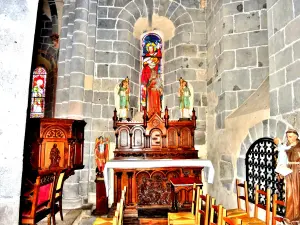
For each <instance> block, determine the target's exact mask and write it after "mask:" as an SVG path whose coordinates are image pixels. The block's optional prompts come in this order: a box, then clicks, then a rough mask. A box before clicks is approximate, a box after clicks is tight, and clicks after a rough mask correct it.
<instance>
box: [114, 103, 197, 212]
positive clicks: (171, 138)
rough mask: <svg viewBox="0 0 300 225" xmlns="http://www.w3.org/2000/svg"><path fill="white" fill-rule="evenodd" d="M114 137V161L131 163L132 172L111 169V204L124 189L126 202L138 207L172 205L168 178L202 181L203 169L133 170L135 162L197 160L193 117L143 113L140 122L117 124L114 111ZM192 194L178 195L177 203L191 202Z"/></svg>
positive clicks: (166, 168) (130, 170)
mask: <svg viewBox="0 0 300 225" xmlns="http://www.w3.org/2000/svg"><path fill="white" fill-rule="evenodd" d="M113 128H114V129H115V135H116V149H115V151H114V159H115V160H124V161H128V160H130V161H132V169H121V168H120V169H118V168H115V169H114V202H118V201H119V199H120V196H121V190H122V189H123V186H127V187H128V191H127V198H126V201H127V202H126V203H127V204H128V205H135V206H138V207H144V206H146V207H161V206H171V205H172V196H171V184H170V178H174V177H184V176H185V177H196V178H198V179H199V180H201V172H202V168H203V167H188V168H187V167H185V166H182V167H164V166H163V161H162V167H161V168H157V167H156V168H135V167H134V160H147V161H151V160H157V159H174V160H176V159H197V158H198V152H197V151H196V150H195V147H194V133H195V129H196V116H195V111H193V114H192V118H191V119H186V120H169V114H168V109H167V108H166V109H165V114H164V117H163V118H162V117H160V115H158V114H156V113H155V114H154V115H152V116H151V117H150V118H149V117H148V115H147V112H146V110H145V111H144V115H143V121H142V122H136V121H127V120H125V121H124V120H123V121H120V120H119V119H118V117H117V113H116V111H115V112H114V117H113ZM191 196H192V192H189V193H184V191H183V192H182V193H179V196H178V202H179V203H180V204H181V205H183V203H184V202H185V203H186V202H191V198H192V197H191Z"/></svg>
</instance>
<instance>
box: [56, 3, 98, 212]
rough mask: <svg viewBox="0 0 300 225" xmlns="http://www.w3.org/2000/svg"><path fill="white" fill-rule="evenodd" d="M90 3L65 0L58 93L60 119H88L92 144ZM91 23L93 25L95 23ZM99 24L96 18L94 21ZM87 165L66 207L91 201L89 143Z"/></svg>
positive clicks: (70, 186) (68, 187) (67, 191)
mask: <svg viewBox="0 0 300 225" xmlns="http://www.w3.org/2000/svg"><path fill="white" fill-rule="evenodd" d="M89 9H90V5H89V1H88V0H76V1H65V3H64V8H63V18H62V30H61V37H60V55H59V63H58V81H57V92H56V108H55V110H56V112H55V117H57V118H72V119H85V120H86V122H87V125H86V128H85V138H86V140H87V141H86V142H87V144H88V143H89V135H87V132H88V131H89V130H90V126H91V122H90V120H89V116H90V115H89V112H90V111H91V110H90V111H89V109H91V107H89V106H90V105H91V97H90V96H91V92H90V90H91V82H92V81H91V78H92V77H93V72H91V73H88V72H89V71H87V69H88V60H89V58H88V54H86V53H87V51H88V48H87V46H89V42H88V23H89V22H90V21H89V20H90V18H89V16H90V17H92V13H91V15H89V13H90V11H89ZM91 24H93V23H92V22H91ZM94 24H95V21H94ZM84 152H85V158H84V164H85V165H86V167H85V168H84V169H83V170H81V171H76V172H75V175H73V176H71V177H70V178H69V179H68V180H67V181H66V182H65V185H64V195H63V196H64V208H78V207H81V205H82V203H84V202H86V201H87V192H88V174H89V170H88V167H89V160H88V157H86V153H87V152H89V148H87V149H86V146H85V151H84ZM85 200H86V201H85Z"/></svg>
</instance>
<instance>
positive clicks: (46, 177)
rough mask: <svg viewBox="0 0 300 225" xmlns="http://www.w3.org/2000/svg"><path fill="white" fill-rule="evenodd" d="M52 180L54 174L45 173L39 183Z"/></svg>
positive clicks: (42, 183)
mask: <svg viewBox="0 0 300 225" xmlns="http://www.w3.org/2000/svg"><path fill="white" fill-rule="evenodd" d="M53 181H54V175H53V174H51V175H45V176H43V177H42V178H41V185H45V184H49V183H52V182H53Z"/></svg>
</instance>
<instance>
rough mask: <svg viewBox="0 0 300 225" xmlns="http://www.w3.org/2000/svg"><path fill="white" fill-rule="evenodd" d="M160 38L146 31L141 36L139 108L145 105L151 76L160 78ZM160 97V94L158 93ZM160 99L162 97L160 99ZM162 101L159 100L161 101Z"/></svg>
mask: <svg viewBox="0 0 300 225" xmlns="http://www.w3.org/2000/svg"><path fill="white" fill-rule="evenodd" d="M161 58H162V40H161V37H160V36H159V35H158V34H156V33H148V34H146V35H145V36H144V37H143V38H142V63H143V69H142V73H141V110H143V109H144V108H146V106H147V101H148V97H147V86H148V85H149V80H151V77H153V76H157V78H159V79H161V73H162V71H161V68H162V65H161ZM160 98H162V94H161V95H160ZM161 100H162V99H161ZM161 102H162V101H160V103H161Z"/></svg>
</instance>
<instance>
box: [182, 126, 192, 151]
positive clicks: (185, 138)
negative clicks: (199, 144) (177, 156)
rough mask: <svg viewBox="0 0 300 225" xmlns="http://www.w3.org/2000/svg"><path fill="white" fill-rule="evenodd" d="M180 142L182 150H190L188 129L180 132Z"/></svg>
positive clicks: (189, 132)
mask: <svg viewBox="0 0 300 225" xmlns="http://www.w3.org/2000/svg"><path fill="white" fill-rule="evenodd" d="M180 140H181V144H180V145H181V147H182V148H190V147H191V144H192V143H191V131H190V129H189V128H186V127H185V128H183V129H181V131H180Z"/></svg>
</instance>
